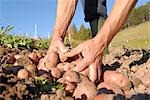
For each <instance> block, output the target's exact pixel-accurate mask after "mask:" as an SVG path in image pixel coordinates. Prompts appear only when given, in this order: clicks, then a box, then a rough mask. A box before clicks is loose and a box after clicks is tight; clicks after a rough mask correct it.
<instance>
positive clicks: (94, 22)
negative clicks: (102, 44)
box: [89, 19, 98, 38]
mask: <svg viewBox="0 0 150 100" xmlns="http://www.w3.org/2000/svg"><path fill="white" fill-rule="evenodd" d="M89 23H90V27H91V33H92V38H93V37H95V36H96V34H97V32H98V19H94V20H92V21H90V22H89Z"/></svg>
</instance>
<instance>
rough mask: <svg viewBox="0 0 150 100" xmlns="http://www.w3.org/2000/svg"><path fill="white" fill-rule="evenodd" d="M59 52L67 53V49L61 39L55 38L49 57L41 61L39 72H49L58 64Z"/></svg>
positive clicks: (49, 50) (48, 53)
mask: <svg viewBox="0 0 150 100" xmlns="http://www.w3.org/2000/svg"><path fill="white" fill-rule="evenodd" d="M58 51H61V52H62V53H65V52H67V48H66V47H65V46H64V44H63V43H62V39H61V38H54V39H53V40H52V41H51V46H50V47H49V49H48V52H47V55H46V56H45V57H44V58H43V59H41V61H40V62H39V65H38V69H39V70H46V71H49V70H50V69H51V68H53V67H55V66H56V65H57V64H58V56H59V54H58Z"/></svg>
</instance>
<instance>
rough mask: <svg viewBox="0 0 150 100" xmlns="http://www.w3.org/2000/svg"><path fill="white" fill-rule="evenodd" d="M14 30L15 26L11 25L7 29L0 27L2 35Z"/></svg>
mask: <svg viewBox="0 0 150 100" xmlns="http://www.w3.org/2000/svg"><path fill="white" fill-rule="evenodd" d="M13 28H14V26H11V25H8V26H7V27H6V28H4V27H0V34H6V33H8V32H9V31H10V30H11V29H13Z"/></svg>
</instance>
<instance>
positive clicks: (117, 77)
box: [104, 71, 131, 91]
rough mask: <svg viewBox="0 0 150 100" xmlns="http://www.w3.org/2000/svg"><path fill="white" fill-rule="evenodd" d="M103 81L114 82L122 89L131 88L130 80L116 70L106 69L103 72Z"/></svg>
mask: <svg viewBox="0 0 150 100" xmlns="http://www.w3.org/2000/svg"><path fill="white" fill-rule="evenodd" d="M104 82H108V83H112V84H116V85H118V86H119V87H120V88H121V89H122V90H124V91H126V90H129V89H130V88H131V82H130V80H129V78H128V77H127V76H125V75H123V74H122V73H119V72H116V71H106V72H105V73H104Z"/></svg>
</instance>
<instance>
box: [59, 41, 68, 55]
mask: <svg viewBox="0 0 150 100" xmlns="http://www.w3.org/2000/svg"><path fill="white" fill-rule="evenodd" d="M58 49H59V50H60V52H62V53H66V52H68V51H69V48H68V47H66V46H65V45H64V44H63V42H62V41H59V43H58Z"/></svg>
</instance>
